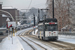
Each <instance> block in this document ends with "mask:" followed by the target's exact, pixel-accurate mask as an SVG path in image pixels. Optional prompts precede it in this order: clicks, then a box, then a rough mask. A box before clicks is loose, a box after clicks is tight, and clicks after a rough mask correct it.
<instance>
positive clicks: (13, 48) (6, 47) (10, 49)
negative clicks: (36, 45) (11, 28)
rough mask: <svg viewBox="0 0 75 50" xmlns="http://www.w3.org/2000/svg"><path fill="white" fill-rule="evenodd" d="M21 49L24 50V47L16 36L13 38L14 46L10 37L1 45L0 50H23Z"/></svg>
mask: <svg viewBox="0 0 75 50" xmlns="http://www.w3.org/2000/svg"><path fill="white" fill-rule="evenodd" d="M21 49H23V47H22V45H21V44H20V42H19V40H18V39H17V38H16V37H15V36H14V37H13V44H12V38H11V37H9V38H8V37H6V38H5V39H3V41H2V42H1V43H0V50H21Z"/></svg>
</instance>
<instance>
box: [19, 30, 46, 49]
mask: <svg viewBox="0 0 75 50" xmlns="http://www.w3.org/2000/svg"><path fill="white" fill-rule="evenodd" d="M31 31H33V30H30V31H27V32H26V33H29V32H31ZM18 36H19V37H20V38H21V39H22V40H23V41H24V42H26V43H27V44H28V45H29V46H30V47H31V48H32V50H37V49H36V48H35V47H34V46H33V45H31V44H30V43H28V42H27V41H26V40H25V39H27V40H28V41H30V42H32V43H34V44H36V45H37V46H38V47H40V48H41V49H42V50H47V49H46V48H44V47H43V46H41V45H40V44H38V43H36V42H34V41H32V40H30V39H28V38H26V37H24V36H23V35H22V34H20V35H18ZM22 37H23V38H22ZM24 38H25V39H24Z"/></svg>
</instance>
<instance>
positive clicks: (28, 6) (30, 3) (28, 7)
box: [28, 0, 32, 8]
mask: <svg viewBox="0 0 75 50" xmlns="http://www.w3.org/2000/svg"><path fill="white" fill-rule="evenodd" d="M31 3H32V0H31V1H30V4H29V6H28V8H29V7H30V6H31Z"/></svg>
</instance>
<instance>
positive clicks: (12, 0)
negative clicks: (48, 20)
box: [0, 0, 46, 10]
mask: <svg viewBox="0 0 75 50" xmlns="http://www.w3.org/2000/svg"><path fill="white" fill-rule="evenodd" d="M30 1H31V0H0V2H3V7H4V8H8V7H13V8H18V9H19V10H20V9H28V6H29V4H30ZM5 6H6V7H5ZM32 7H35V8H46V0H32V3H31V5H30V7H29V8H32Z"/></svg>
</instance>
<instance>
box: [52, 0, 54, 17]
mask: <svg viewBox="0 0 75 50" xmlns="http://www.w3.org/2000/svg"><path fill="white" fill-rule="evenodd" d="M52 9H53V18H54V0H52Z"/></svg>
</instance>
